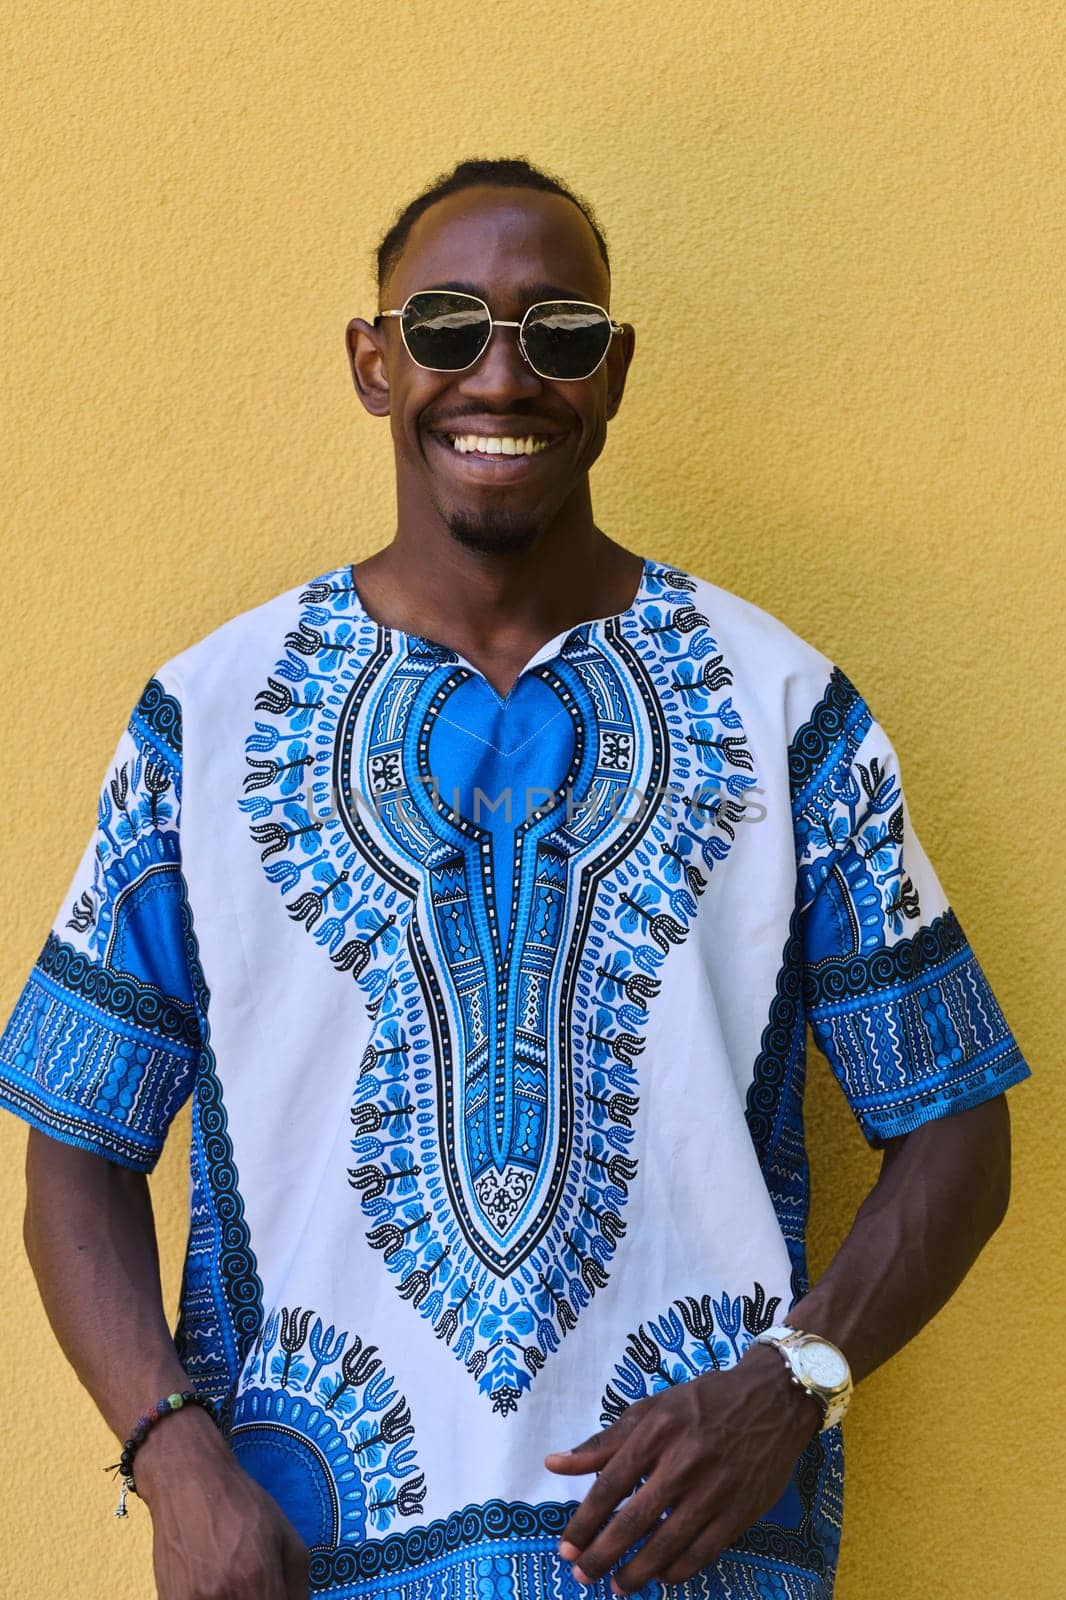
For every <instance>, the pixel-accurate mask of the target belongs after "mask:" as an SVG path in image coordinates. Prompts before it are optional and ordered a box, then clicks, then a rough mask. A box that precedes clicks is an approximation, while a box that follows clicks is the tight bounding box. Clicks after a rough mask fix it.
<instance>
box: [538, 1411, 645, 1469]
mask: <svg viewBox="0 0 1066 1600" xmlns="http://www.w3.org/2000/svg"><path fill="white" fill-rule="evenodd" d="M634 1410H635V1407H633V1406H630V1408H629V1410H628V1411H627V1412H626V1413H625V1415H624V1416H621V1417H619V1419H618V1421H617V1422H612V1423H611V1425H610V1427H608V1428H601V1429H600V1432H599V1433H594V1434H592V1435H590V1437H589V1438H587V1439H583V1440H582V1442H581V1443H580V1444H575V1445H574V1446H573V1448H572V1449H570V1450H552V1451H550V1452H549V1453H548V1454H547V1455H546V1456H545V1457H544V1465H545V1466H546V1467H547V1468H548V1471H549V1472H571V1473H574V1474H575V1475H576V1476H580V1475H581V1474H582V1473H583V1472H598V1471H599V1470H600V1468H601V1467H602V1466H606V1464H607V1462H608V1461H609V1460H610V1459H611V1457H612V1456H613V1455H614V1453H615V1451H616V1450H617V1449H618V1448H619V1447H620V1445H622V1444H623V1443H624V1442H625V1440H626V1439H628V1437H629V1435H630V1434H631V1433H632V1432H633V1429H634V1428H635V1427H636V1425H637V1423H638V1422H639V1421H640V1417H639V1415H637V1416H634V1415H633V1412H634Z"/></svg>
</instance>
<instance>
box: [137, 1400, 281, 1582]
mask: <svg viewBox="0 0 1066 1600" xmlns="http://www.w3.org/2000/svg"><path fill="white" fill-rule="evenodd" d="M133 1476H134V1478H135V1480H136V1483H137V1491H138V1494H139V1495H140V1497H141V1498H142V1499H143V1500H144V1501H145V1502H146V1504H147V1505H148V1508H149V1510H150V1511H151V1514H152V1524H153V1563H154V1568H155V1581H156V1589H157V1592H158V1596H159V1600H307V1596H308V1549H307V1546H306V1544H305V1543H304V1541H303V1539H301V1537H300V1535H299V1534H298V1533H297V1531H296V1529H295V1528H294V1527H293V1525H292V1523H291V1522H290V1521H289V1519H288V1517H287V1516H286V1515H285V1513H284V1512H283V1511H282V1509H281V1507H280V1506H279V1505H278V1503H277V1501H276V1500H275V1499H274V1498H273V1496H272V1495H270V1494H268V1493H267V1491H266V1490H265V1489H263V1488H261V1487H260V1485H259V1484H258V1483H256V1481H255V1479H254V1478H252V1477H250V1476H249V1475H248V1473H247V1472H245V1470H244V1468H243V1467H242V1466H241V1465H240V1463H239V1462H238V1460H237V1457H236V1456H235V1455H234V1454H233V1452H232V1450H231V1449H230V1447H229V1445H228V1444H226V1442H225V1440H224V1439H223V1438H222V1436H221V1434H220V1433H219V1432H218V1429H217V1428H216V1426H215V1424H214V1423H213V1422H212V1421H211V1419H210V1417H209V1416H208V1415H207V1413H206V1412H205V1411H203V1410H202V1409H201V1408H200V1407H198V1406H189V1407H187V1408H183V1409H182V1410H181V1411H179V1412H177V1413H175V1414H174V1415H173V1416H170V1417H167V1418H164V1419H163V1421H161V1422H160V1423H157V1424H156V1426H155V1427H154V1428H153V1429H152V1430H151V1432H150V1433H149V1434H148V1436H147V1437H146V1438H145V1440H144V1442H143V1444H141V1445H140V1447H139V1448H138V1450H137V1454H136V1456H135V1458H134V1462H133Z"/></svg>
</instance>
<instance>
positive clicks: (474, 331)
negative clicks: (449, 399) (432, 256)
mask: <svg viewBox="0 0 1066 1600" xmlns="http://www.w3.org/2000/svg"><path fill="white" fill-rule="evenodd" d="M491 327H492V324H491V322H490V320H489V315H488V312H487V311H486V310H485V307H484V306H483V305H482V304H481V303H480V301H477V300H474V299H473V298H472V297H471V296H470V295H466V294H455V293H452V292H449V291H447V290H443V289H429V290H426V291H425V292H424V293H421V294H413V295H412V296H411V298H410V300H409V301H408V302H407V306H406V308H405V310H404V314H403V333H404V338H405V340H406V341H407V348H408V350H409V351H410V352H411V355H412V356H413V357H414V359H415V360H416V361H417V362H419V363H420V364H421V365H422V366H424V367H433V368H434V369H435V370H436V371H438V372H459V371H461V370H462V368H463V367H469V366H470V365H471V364H472V363H473V362H475V361H476V360H477V358H478V356H479V355H480V354H481V352H482V350H484V348H485V345H486V343H487V342H488V337H489V333H490V330H491Z"/></svg>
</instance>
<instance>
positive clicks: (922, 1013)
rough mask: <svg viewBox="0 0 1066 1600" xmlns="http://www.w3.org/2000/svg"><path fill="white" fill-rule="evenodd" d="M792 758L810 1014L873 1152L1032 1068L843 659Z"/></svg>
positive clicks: (985, 1097) (795, 741) (1008, 1083)
mask: <svg viewBox="0 0 1066 1600" xmlns="http://www.w3.org/2000/svg"><path fill="white" fill-rule="evenodd" d="M789 757H790V777H791V787H792V805H793V828H794V832H795V839H796V862H797V872H798V900H797V905H798V909H799V922H800V934H801V946H802V961H803V990H804V1004H805V1009H806V1014H807V1020H808V1021H809V1023H810V1026H811V1031H812V1033H813V1035H814V1038H815V1041H816V1042H817V1044H818V1046H819V1048H820V1049H821V1050H822V1051H823V1053H824V1054H825V1056H826V1057H827V1059H828V1061H829V1064H830V1066H831V1068H832V1069H833V1072H834V1074H835V1076H836V1078H837V1080H838V1082H839V1083H840V1086H841V1088H842V1089H843V1091H844V1094H845V1096H846V1097H847V1100H848V1103H849V1104H850V1106H851V1109H852V1111H853V1112H854V1114H855V1117H856V1119H857V1120H858V1123H859V1126H860V1127H861V1129H862V1131H863V1134H864V1135H865V1137H866V1139H867V1141H868V1143H869V1144H871V1145H872V1146H874V1147H875V1148H876V1147H879V1146H881V1145H882V1144H883V1142H884V1141H885V1140H886V1139H890V1138H895V1137H897V1136H898V1135H900V1134H904V1133H909V1132H910V1131H911V1130H912V1129H914V1128H917V1127H920V1126H921V1125H922V1124H923V1123H925V1122H929V1121H931V1120H932V1119H934V1118H936V1117H943V1116H948V1115H950V1114H951V1113H952V1112H956V1111H963V1110H966V1109H967V1108H968V1107H970V1106H975V1105H979V1104H980V1103H981V1102H982V1101H984V1100H990V1099H992V1098H993V1097H994V1096H995V1095H998V1094H1001V1093H1002V1092H1003V1090H1004V1089H1007V1088H1009V1087H1010V1086H1011V1085H1012V1084H1015V1083H1019V1082H1021V1081H1022V1079H1024V1078H1027V1077H1029V1076H1031V1073H1030V1069H1029V1067H1028V1065H1027V1064H1026V1062H1025V1060H1024V1059H1023V1057H1022V1054H1021V1051H1020V1049H1019V1048H1018V1044H1017V1042H1016V1040H1015V1039H1014V1037H1013V1035H1012V1034H1011V1031H1010V1029H1009V1027H1008V1026H1007V1022H1006V1019H1005V1017H1004V1015H1003V1012H1002V1011H1001V1010H1000V1007H999V1005H998V1003H997V1001H996V998H995V995H994V994H993V993H992V990H991V988H990V986H989V983H988V980H987V978H986V977H985V974H984V973H983V971H982V970H981V967H980V966H979V964H978V962H977V958H976V956H975V955H974V952H973V950H972V949H971V947H970V944H969V941H968V940H967V938H966V935H965V933H964V932H963V930H962V928H961V926H960V925H959V921H958V918H957V917H956V915H955V913H954V911H953V910H952V909H951V906H950V905H949V904H948V901H947V898H946V896H945V893H944V890H943V888H942V887H941V885H940V882H939V880H938V878H937V876H936V873H935V872H934V870H933V867H932V865H931V864H930V862H929V859H928V857H927V856H926V854H925V852H924V850H923V849H922V846H921V844H920V842H919V840H918V837H917V835H916V834H915V832H914V828H913V826H912V824H911V818H910V812H909V810H908V806H907V801H906V798H905V796H904V793H903V785H902V779H901V775H900V768H899V762H898V759H897V756H896V752H895V750H894V749H893V746H892V744H891V743H890V741H889V739H888V736H887V734H886V733H885V731H884V729H883V728H882V727H881V725H880V723H878V721H877V720H876V718H875V717H874V716H873V713H872V712H871V710H870V708H869V706H868V705H867V703H866V701H865V700H864V699H863V697H862V695H861V694H860V693H859V691H858V690H857V689H856V688H855V686H854V685H853V684H852V683H851V682H849V680H848V678H847V677H846V676H845V674H844V673H843V672H842V671H841V669H840V668H839V667H836V666H834V667H833V668H832V675H831V677H830V680H829V682H828V684H827V686H826V688H825V691H824V693H823V694H822V696H821V698H820V700H819V701H818V703H817V704H816V705H815V706H814V708H813V710H812V712H811V714H810V716H809V718H808V720H807V721H806V722H805V723H804V724H803V726H802V727H800V728H799V729H798V730H797V732H796V734H795V736H794V737H793V739H792V743H791V746H790V751H789Z"/></svg>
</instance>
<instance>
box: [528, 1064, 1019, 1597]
mask: <svg viewBox="0 0 1066 1600" xmlns="http://www.w3.org/2000/svg"><path fill="white" fill-rule="evenodd" d="M1009 1195H1010V1115H1009V1112H1008V1108H1007V1102H1006V1099H1005V1097H1004V1096H1003V1095H999V1096H997V1097H996V1098H995V1099H993V1100H989V1101H986V1102H985V1103H984V1104H983V1105H980V1106H974V1107H972V1108H971V1109H969V1110H967V1111H962V1112H958V1113H956V1114H955V1115H953V1116H950V1117H945V1118H942V1119H939V1120H936V1121H933V1122H929V1123H926V1124H925V1125H924V1126H923V1127H921V1128H918V1129H916V1130H915V1131H914V1132H913V1133H909V1134H906V1135H904V1136H903V1137H902V1138H898V1139H893V1140H891V1141H889V1142H888V1144H886V1146H885V1150H884V1155H883V1159H882V1164H881V1171H880V1174H879V1176H878V1179H877V1182H876V1184H875V1185H874V1187H873V1189H872V1190H871V1191H870V1193H869V1194H868V1195H867V1197H866V1199H865V1200H864V1201H863V1203H862V1205H861V1206H860V1207H859V1210H858V1212H857V1213H856V1216H855V1221H854V1223H853V1225H852V1227H851V1229H850V1231H849V1233H848V1235H847V1237H846V1238H845V1240H844V1242H843V1244H842V1245H841V1246H840V1249H839V1250H838V1251H837V1253H836V1255H835V1256H834V1257H833V1260H832V1261H831V1262H830V1264H829V1267H828V1268H827V1270H826V1271H825V1273H824V1274H823V1275H822V1277H821V1278H820V1279H819V1281H818V1283H817V1284H816V1285H815V1287H814V1288H813V1289H812V1290H811V1291H810V1293H809V1294H807V1295H805V1296H804V1297H803V1299H802V1300H799V1301H797V1303H796V1305H795V1306H794V1307H793V1308H792V1310H791V1311H790V1312H789V1313H788V1315H787V1316H786V1317H784V1318H783V1319H781V1320H783V1321H785V1322H787V1323H789V1324H790V1325H791V1326H793V1327H797V1328H803V1329H804V1330H805V1331H806V1332H808V1333H820V1334H822V1335H823V1336H824V1337H825V1338H827V1339H830V1340H832V1342H833V1343H834V1344H835V1345H837V1346H839V1348H840V1349H842V1350H843V1352H844V1354H845V1355H846V1356H847V1358H848V1361H849V1363H850V1365H851V1369H852V1377H853V1379H854V1381H855V1382H856V1383H858V1382H859V1381H860V1380H861V1379H862V1378H864V1377H866V1376H868V1374H869V1373H871V1372H873V1371H874V1369H875V1368H876V1367H878V1366H880V1365H881V1364H882V1362H884V1361H887V1360H888V1359H889V1357H890V1356H893V1355H894V1354H895V1353H896V1351H898V1350H900V1349H902V1347H903V1346H904V1345H905V1344H906V1343H908V1341H909V1340H911V1339H913V1338H914V1336H915V1334H916V1333H918V1332H919V1330H920V1329H921V1328H922V1327H924V1326H925V1324H926V1323H927V1322H928V1321H929V1319H930V1318H931V1317H932V1316H934V1315H935V1313H936V1312H937V1311H938V1310H939V1309H940V1308H941V1306H943V1305H944V1304H945V1302H946V1301H947V1300H948V1299H950V1297H951V1295H952V1294H953V1293H954V1292H955V1290H956V1289H957V1288H958V1286H959V1284H960V1283H961V1282H962V1280H963V1278H964V1277H965V1276H966V1274H967V1272H968V1271H969V1269H970V1267H971V1266H972V1265H973V1263H974V1261H975V1260H976V1258H977V1256H978V1254H979V1253H980V1251H981V1249H982V1248H983V1246H984V1245H985V1243H986V1242H987V1240H988V1239H989V1237H990V1236H991V1234H992V1233H994V1232H995V1230H996V1228H997V1227H998V1226H999V1224H1000V1222H1001V1221H1002V1219H1003V1215H1004V1213H1005V1211H1006V1209H1007V1203H1008V1199H1009ZM820 1421H821V1417H820V1411H819V1407H818V1404H817V1402H816V1401H815V1400H813V1399H811V1397H810V1396H809V1395H806V1394H804V1392H803V1391H802V1389H800V1388H798V1387H797V1386H796V1385H795V1384H793V1383H792V1382H791V1380H790V1378H789V1375H788V1372H787V1369H786V1367H785V1364H784V1362H783V1361H782V1359H781V1357H780V1355H779V1354H778V1352H777V1351H776V1350H771V1349H769V1348H768V1347H767V1346H765V1345H755V1346H751V1347H749V1349H748V1350H747V1351H746V1352H745V1354H744V1356H743V1357H742V1359H741V1360H740V1361H739V1362H738V1363H737V1365H736V1366H735V1367H732V1368H730V1369H728V1370H726V1371H723V1372H709V1373H704V1374H703V1375H702V1376H701V1377H699V1378H694V1379H692V1380H691V1381H690V1382H688V1383H683V1384H679V1385H678V1386H677V1387H676V1388H672V1389H667V1390H664V1391H662V1392H661V1393H659V1394H655V1395H651V1396H649V1397H648V1398H647V1399H645V1400H638V1401H637V1402H636V1403H635V1404H633V1405H631V1406H630V1407H629V1408H628V1410H627V1411H626V1412H625V1414H624V1416H622V1417H621V1418H619V1420H618V1421H617V1422H616V1423H614V1424H613V1425H612V1426H611V1427H609V1428H606V1429H604V1431H603V1432H602V1433H598V1434H594V1435H593V1436H592V1438H590V1439H587V1440H586V1441H585V1442H584V1443H583V1444H580V1445H578V1446H577V1448H576V1449H575V1450H571V1451H562V1452H559V1453H558V1454H553V1455H550V1456H548V1457H547V1460H546V1465H547V1466H548V1467H549V1468H550V1469H551V1470H552V1471H554V1472H561V1473H574V1474H579V1475H580V1474H587V1473H590V1472H596V1473H598V1474H599V1476H598V1477H597V1479H596V1482H595V1484H594V1485H593V1487H592V1488H591V1489H590V1490H589V1491H588V1493H587V1494H586V1496H585V1499H584V1500H583V1501H582V1503H581V1505H580V1506H579V1507H578V1509H577V1511H575V1513H574V1515H573V1517H572V1518H571V1519H570V1521H569V1523H568V1524H567V1526H566V1528H565V1530H564V1532H563V1539H562V1543H561V1545H560V1550H561V1553H562V1554H563V1555H564V1556H565V1557H566V1558H567V1559H568V1560H572V1561H574V1562H575V1571H576V1572H577V1573H580V1574H581V1575H583V1576H584V1577H586V1578H588V1579H591V1580H596V1579H598V1578H602V1577H603V1576H604V1575H605V1574H606V1573H608V1572H611V1571H612V1569H615V1568H617V1570H616V1571H614V1576H613V1577H612V1588H615V1589H616V1590H623V1591H627V1590H630V1589H635V1588H639V1587H640V1586H641V1585H643V1584H645V1583H647V1582H649V1581H650V1580H651V1579H652V1578H657V1579H659V1580H661V1581H663V1582H666V1583H680V1582H682V1581H683V1580H684V1579H685V1578H688V1577H691V1576H692V1574H693V1573H695V1572H698V1571H699V1570H700V1569H701V1568H703V1567H706V1566H709V1565H710V1564H711V1563H712V1562H714V1561H715V1560H717V1558H718V1556H719V1555H720V1554H721V1552H722V1551H723V1550H724V1549H725V1548H726V1547H727V1546H728V1545H730V1544H732V1543H733V1541H734V1540H735V1539H736V1538H737V1537H738V1536H739V1535H740V1534H741V1533H743V1532H744V1530H745V1529H746V1528H748V1527H750V1526H751V1524H752V1523H753V1522H754V1521H756V1520H757V1518H758V1517H760V1516H762V1515H763V1514H764V1513H765V1512H766V1511H768V1510H769V1508H770V1507H771V1506H772V1505H773V1504H774V1503H775V1502H776V1501H777V1500H778V1499H779V1498H780V1496H781V1495H782V1494H783V1493H784V1491H785V1489H786V1487H787V1485H788V1480H789V1477H790V1476H791V1473H792V1469H793V1467H794V1466H795V1463H796V1460H797V1458H798V1457H799V1455H800V1454H801V1452H802V1451H803V1450H804V1449H805V1448H806V1446H807V1445H808V1444H809V1443H810V1441H811V1439H812V1438H813V1437H814V1435H815V1433H816V1431H817V1429H818V1427H819V1425H820ZM642 1477H646V1478H647V1482H646V1483H645V1484H644V1485H643V1487H641V1488H639V1489H638V1490H637V1492H636V1493H635V1494H632V1497H631V1498H630V1499H629V1500H628V1501H626V1503H625V1504H624V1505H623V1506H622V1509H621V1510H620V1511H617V1514H615V1515H613V1517H612V1513H616V1508H617V1507H618V1506H619V1505H620V1504H621V1502H623V1501H625V1500H626V1496H627V1495H630V1494H631V1491H632V1489H633V1485H634V1484H637V1483H639V1481H640V1479H641V1478H642ZM667 1509H669V1511H670V1515H669V1516H668V1517H667V1518H666V1519H665V1521H664V1522H663V1523H662V1524H661V1526H660V1527H659V1528H657V1529H655V1531H654V1532H653V1533H652V1534H651V1537H650V1538H649V1539H648V1540H647V1542H646V1543H645V1544H644V1546H643V1547H642V1549H641V1550H640V1551H639V1552H638V1553H637V1554H636V1555H635V1556H634V1557H632V1558H631V1559H630V1560H629V1561H627V1562H626V1563H625V1564H624V1565H623V1566H621V1567H618V1563H619V1561H620V1560H621V1558H622V1557H623V1556H624V1554H625V1552H626V1551H627V1550H628V1549H630V1548H631V1546H632V1545H633V1544H635V1543H636V1542H637V1540H638V1539H640V1538H641V1537H642V1536H643V1535H644V1534H646V1533H648V1532H649V1531H650V1530H651V1529H653V1528H654V1525H655V1523H656V1521H657V1520H658V1518H659V1517H660V1515H661V1513H662V1512H663V1511H664V1510H667ZM608 1518H612V1520H611V1521H610V1522H609V1523H608V1524H607V1526H606V1527H604V1523H605V1522H606V1521H607V1519H608ZM601 1529H602V1530H603V1531H602V1532H601V1531H600V1530H601Z"/></svg>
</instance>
